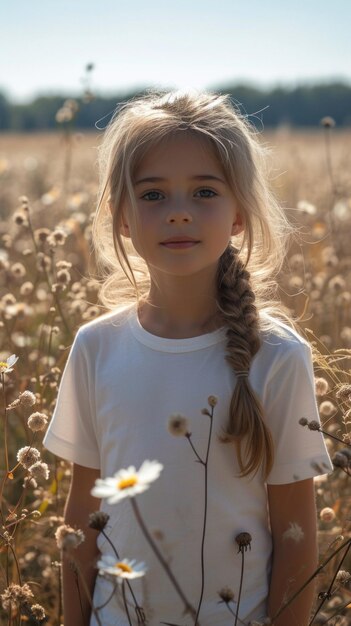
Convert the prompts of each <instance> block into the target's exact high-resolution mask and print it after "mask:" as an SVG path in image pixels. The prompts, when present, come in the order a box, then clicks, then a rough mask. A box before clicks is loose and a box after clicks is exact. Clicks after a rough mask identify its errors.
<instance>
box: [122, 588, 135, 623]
mask: <svg viewBox="0 0 351 626" xmlns="http://www.w3.org/2000/svg"><path fill="white" fill-rule="evenodd" d="M122 597H123V604H124V608H125V610H126V613H127V618H128V623H129V626H133V624H132V622H131V619H130V615H129V609H128V603H127V598H126V590H125V586H124V581H122Z"/></svg>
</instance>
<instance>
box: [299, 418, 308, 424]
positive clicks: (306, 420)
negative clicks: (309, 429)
mask: <svg viewBox="0 0 351 626" xmlns="http://www.w3.org/2000/svg"><path fill="white" fill-rule="evenodd" d="M299 424H300V426H307V425H308V419H307V418H306V417H301V418H300V419H299Z"/></svg>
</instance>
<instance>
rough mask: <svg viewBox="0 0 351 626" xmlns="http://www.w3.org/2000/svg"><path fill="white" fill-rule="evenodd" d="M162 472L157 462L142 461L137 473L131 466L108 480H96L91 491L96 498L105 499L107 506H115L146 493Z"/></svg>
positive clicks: (161, 466)
mask: <svg viewBox="0 0 351 626" xmlns="http://www.w3.org/2000/svg"><path fill="white" fill-rule="evenodd" d="M162 470H163V465H162V464H161V463H159V462H158V461H144V463H143V464H142V465H141V467H140V469H139V470H138V471H137V470H136V469H135V467H134V466H133V465H131V466H130V467H128V469H121V470H119V472H117V473H116V474H114V476H112V477H108V478H98V479H97V480H96V481H95V486H94V487H93V488H92V490H91V495H93V496H95V497H96V498H107V502H108V504H116V502H119V500H123V498H134V496H136V495H137V494H138V493H142V492H143V491H146V490H147V489H148V488H149V486H150V483H152V482H153V481H154V480H156V479H157V478H158V477H159V475H160V474H161V472H162Z"/></svg>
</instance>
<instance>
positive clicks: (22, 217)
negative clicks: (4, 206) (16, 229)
mask: <svg viewBox="0 0 351 626" xmlns="http://www.w3.org/2000/svg"><path fill="white" fill-rule="evenodd" d="M13 221H14V222H15V224H16V225H17V226H28V218H27V215H26V214H25V213H24V212H23V211H21V210H20V211H16V212H15V213H14V216H13Z"/></svg>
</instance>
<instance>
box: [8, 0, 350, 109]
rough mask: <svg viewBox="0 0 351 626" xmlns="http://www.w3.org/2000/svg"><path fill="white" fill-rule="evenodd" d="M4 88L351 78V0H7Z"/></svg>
mask: <svg viewBox="0 0 351 626" xmlns="http://www.w3.org/2000/svg"><path fill="white" fill-rule="evenodd" d="M0 22H1V38H0V91H5V93H6V94H7V95H8V96H10V97H11V98H13V99H16V100H26V99H28V98H30V97H31V96H33V95H35V94H37V93H50V92H51V93H53V92H56V93H57V92H65V93H69V92H73V93H78V92H79V90H80V87H81V82H80V81H81V77H82V75H83V70H84V67H85V65H86V64H87V63H88V62H92V63H94V64H95V70H94V74H93V88H94V89H95V91H98V92H100V93H105V94H107V93H116V92H121V91H127V90H128V89H130V88H134V87H144V86H156V85H157V86H167V87H189V86H192V87H195V88H203V87H216V86H220V85H225V84H228V83H229V82H232V81H238V80H240V81H246V82H251V83H256V84H257V85H259V86H268V87H269V86H271V85H276V84H289V85H293V84H296V83H297V82H299V83H300V82H308V81H314V82H315V81H316V80H328V79H330V78H341V79H344V80H347V81H348V82H351V35H350V24H351V2H350V1H349V0H334V2H326V0H289V1H288V0H266V1H264V0H241V1H239V0H171V1H169V0H146V1H144V0H70V1H68V0H15V1H14V2H9V1H8V0H7V1H6V0H2V3H1V4H0Z"/></svg>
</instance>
